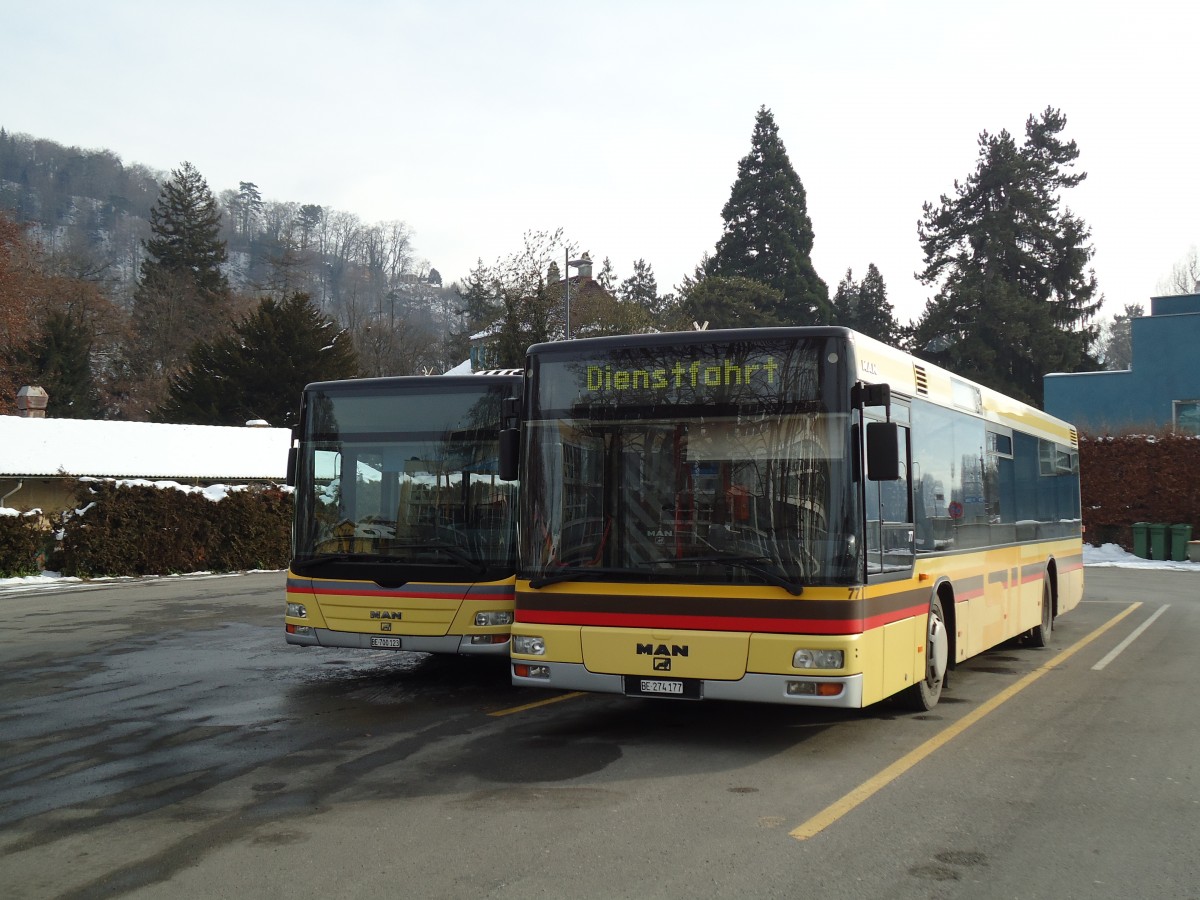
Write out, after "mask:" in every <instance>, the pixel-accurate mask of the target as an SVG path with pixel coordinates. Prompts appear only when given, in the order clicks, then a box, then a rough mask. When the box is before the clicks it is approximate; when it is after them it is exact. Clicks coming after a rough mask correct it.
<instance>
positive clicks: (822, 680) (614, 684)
mask: <svg viewBox="0 0 1200 900" xmlns="http://www.w3.org/2000/svg"><path fill="white" fill-rule="evenodd" d="M512 666H513V670H512V683H513V684H514V685H518V686H520V687H537V688H550V689H552V690H560V691H592V692H594V693H601V694H626V695H627V696H636V697H639V698H641V697H647V696H653V697H655V698H657V697H662V698H665V699H675V697H674V696H673V695H671V694H669V693H658V694H653V695H651V694H645V693H636V694H635V693H631V692H629V691H627V690H626V676H624V675H609V674H604V673H601V672H591V671H589V670H588V669H587V668H586V667H585V666H584V665H582V664H581V663H550V662H541V661H535V660H528V661H527V660H526V659H524V658H522V659H520V660H514V661H513V664H512ZM518 666H537V667H541V668H544V669H545V670H547V672H548V675H547V676H545V677H531V676H527V675H518V674H517V667H518ZM862 678H863V677H862V675H845V676H838V677H830V676H820V675H802V674H796V675H766V674H762V673H759V672H747V673H746V674H745V675H743V676H742V677H741V678H739V679H738V680H736V681H717V680H714V679H689V680H690V681H692V682H693V683H695V682H697V681H698V687H699V697H698V698H693V699H701V700H738V701H743V702H749V703H782V704H787V705H790V706H823V707H831V708H835V709H861V708H862ZM646 680H650V681H661V680H667V681H670V680H672V679H657V678H654V677H651V676H647V677H646ZM801 683H802V684H803V685H806V686H807V685H831V686H832V685H840V686H841V690H840V691H838V692H837V693H836V694H833V695H832V696H822V695H820V694H819V693H815V692H814V693H797V692H796V688H795V685H797V684H801ZM789 685H791V686H792V687H791V688H790V689H789ZM824 690H830V691H832V690H833V688H832V687H830V688H825V689H824Z"/></svg>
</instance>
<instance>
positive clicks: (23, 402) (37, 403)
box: [17, 384, 50, 419]
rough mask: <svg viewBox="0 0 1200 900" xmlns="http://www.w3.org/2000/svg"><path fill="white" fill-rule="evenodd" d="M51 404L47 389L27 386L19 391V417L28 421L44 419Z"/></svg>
mask: <svg viewBox="0 0 1200 900" xmlns="http://www.w3.org/2000/svg"><path fill="white" fill-rule="evenodd" d="M49 402H50V395H49V394H47V393H46V389H45V388H40V387H36V386H31V385H28V384H27V385H25V387H23V388H21V389H20V390H19V391H17V415H18V416H24V417H25V418H26V419H44V418H46V404H48V403H49Z"/></svg>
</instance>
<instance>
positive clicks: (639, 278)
mask: <svg viewBox="0 0 1200 900" xmlns="http://www.w3.org/2000/svg"><path fill="white" fill-rule="evenodd" d="M610 293H612V292H611V291H610ZM616 296H617V297H618V299H620V300H621V302H622V303H636V304H637V305H638V306H641V307H643V308H644V309H645V310H646V311H647V312H649V313H651V314H656V313H658V312H660V311H661V310H659V308H658V306H659V301H658V280H657V279H656V278H655V277H654V267H653V266H651V265H650V263H648V262H646V261H645V260H644V259H639V260H637V261H636V262H634V264H633V274H632V275H630V276H629V277H628V278H626V279H625V280H624V281H622V282H621V285H620V287H618V288H617V290H616Z"/></svg>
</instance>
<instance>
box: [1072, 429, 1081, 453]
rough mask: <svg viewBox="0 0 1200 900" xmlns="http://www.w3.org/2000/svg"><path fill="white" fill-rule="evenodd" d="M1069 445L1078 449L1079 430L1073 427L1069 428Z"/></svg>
mask: <svg viewBox="0 0 1200 900" xmlns="http://www.w3.org/2000/svg"><path fill="white" fill-rule="evenodd" d="M1071 446H1072V447H1074V448H1075V449H1077V450H1078V449H1079V432H1078V431H1076V430H1075V429H1074V428H1072V429H1071Z"/></svg>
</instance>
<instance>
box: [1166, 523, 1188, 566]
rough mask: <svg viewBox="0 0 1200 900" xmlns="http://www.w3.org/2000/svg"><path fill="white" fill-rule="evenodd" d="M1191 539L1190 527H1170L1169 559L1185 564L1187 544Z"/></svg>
mask: <svg viewBox="0 0 1200 900" xmlns="http://www.w3.org/2000/svg"><path fill="white" fill-rule="evenodd" d="M1191 539H1192V526H1191V525H1172V526H1171V559H1173V560H1174V561H1175V562H1187V558H1188V542H1189V541H1190V540H1191Z"/></svg>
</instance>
